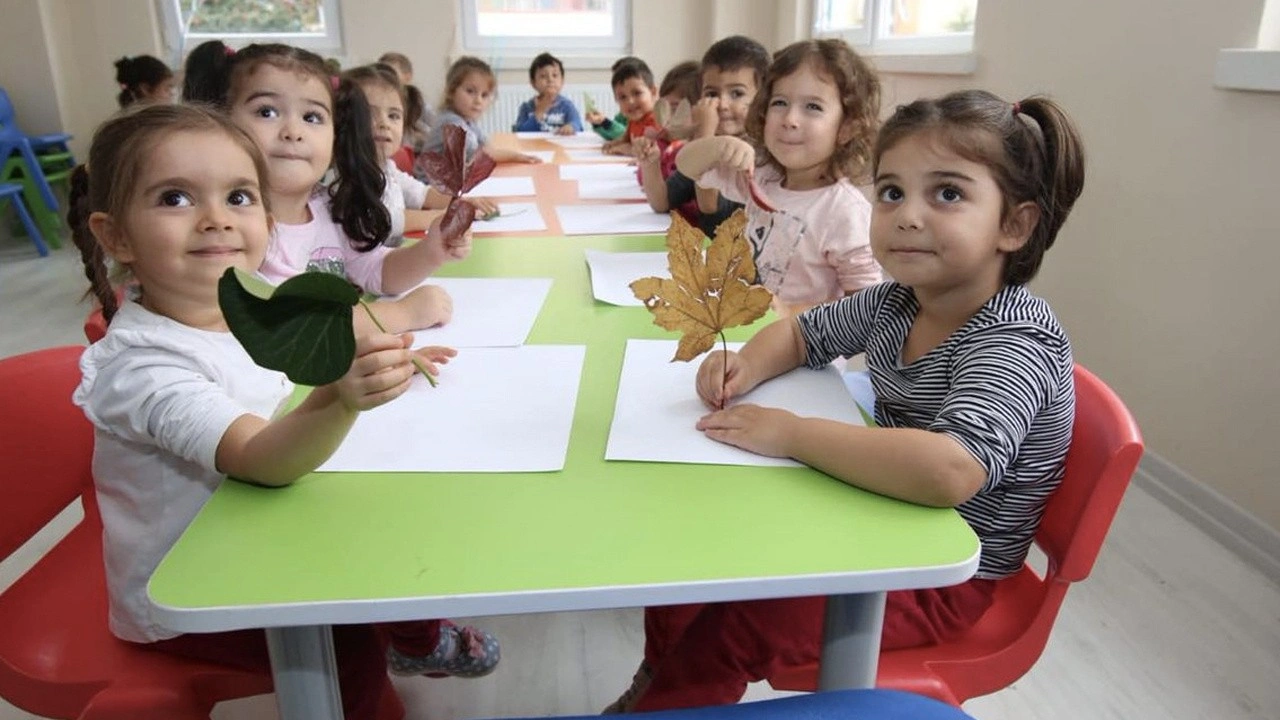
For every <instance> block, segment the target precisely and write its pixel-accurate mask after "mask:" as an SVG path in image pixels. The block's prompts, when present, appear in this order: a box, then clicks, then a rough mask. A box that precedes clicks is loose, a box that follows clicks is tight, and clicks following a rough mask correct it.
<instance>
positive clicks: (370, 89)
mask: <svg viewBox="0 0 1280 720" xmlns="http://www.w3.org/2000/svg"><path fill="white" fill-rule="evenodd" d="M360 89H361V90H363V91H364V97H365V99H366V100H368V101H369V110H370V112H371V113H372V115H373V141H374V144H376V145H377V146H378V157H380V158H381V159H382V161H383V162H386V160H387V158H389V157H391V156H392V155H394V154H396V151H398V150H399V149H400V145H401V143H402V142H403V141H404V103H402V102H400V93H398V92H396V91H395V88H391V87H387V86H386V85H384V84H382V83H365V84H363V85H361V86H360Z"/></svg>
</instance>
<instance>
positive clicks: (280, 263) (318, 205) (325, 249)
mask: <svg viewBox="0 0 1280 720" xmlns="http://www.w3.org/2000/svg"><path fill="white" fill-rule="evenodd" d="M307 207H308V208H309V209H310V210H311V222H308V223H305V224H302V225H286V224H284V223H276V226H275V232H273V233H271V241H270V242H269V243H267V255H266V257H265V258H263V260H262V267H260V268H258V274H259V275H261V276H262V277H263V278H265V279H266V280H267V281H268V282H270V283H274V284H276V285H279V284H280V283H282V282H284V281H285V280H288V279H289V278H291V277H293V276H294V275H300V274H302V273H304V272H307V271H308V270H319V271H322V272H328V273H332V274H334V275H338V276H341V277H345V278H347V279H348V280H350V281H351V282H353V283H355V284H356V285H359V286H360V289H362V290H364V291H365V292H368V293H373V294H374V295H381V294H382V261H383V260H385V259H386V257H387V253H390V252H391V248H389V247H386V246H385V245H379V246H378V247H376V248H374V249H372V250H370V251H369V252H360V251H359V250H357V249H355V248H354V247H352V245H351V240H350V239H348V238H347V235H346V233H345V232H343V230H342V226H341V225H339V224H338V223H336V222H334V220H333V216H332V215H330V214H329V203H328V198H326V197H325V194H324V193H323V192H321V193H317V194H315V195H313V196H311V200H309V201H308V202H307ZM400 221H401V223H403V222H404V213H403V212H401V213H400Z"/></svg>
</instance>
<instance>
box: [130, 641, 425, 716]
mask: <svg viewBox="0 0 1280 720" xmlns="http://www.w3.org/2000/svg"><path fill="white" fill-rule="evenodd" d="M439 638H440V621H439V620H425V621H416V622H397V623H383V624H379V625H334V626H333V654H334V656H335V659H336V661H337V665H338V687H339V689H340V690H341V692H342V711H343V714H344V716H345V717H346V718H347V720H401V718H403V717H404V705H402V704H401V703H400V697H399V696H398V695H396V691H395V688H394V687H392V685H391V678H390V677H389V676H388V675H387V646H388V645H389V644H393V645H395V647H396V649H397V650H400V651H402V652H404V653H405V654H409V655H429V654H430V653H431V652H432V651H433V650H435V647H436V643H437V642H438V641H439ZM144 647H147V648H149V649H152V650H157V651H159V652H165V653H169V654H171V655H178V656H181V657H188V658H194V659H197V660H204V661H206V662H213V663H219V664H222V665H230V666H232V667H236V668H241V669H243V670H248V671H250V672H255V673H263V674H267V675H269V674H271V660H270V658H269V656H268V654H267V636H266V633H264V632H263V631H262V630H235V631H232V632H223V633H195V634H188V635H179V636H178V637H175V638H170V639H168V640H160V641H159V642H154V643H148V644H147V645H145V646H144Z"/></svg>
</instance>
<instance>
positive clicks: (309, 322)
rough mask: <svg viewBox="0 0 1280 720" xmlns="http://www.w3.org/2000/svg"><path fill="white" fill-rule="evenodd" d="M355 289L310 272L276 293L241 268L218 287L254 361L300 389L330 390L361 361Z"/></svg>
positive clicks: (235, 331) (221, 301) (234, 330)
mask: <svg viewBox="0 0 1280 720" xmlns="http://www.w3.org/2000/svg"><path fill="white" fill-rule="evenodd" d="M359 300H360V292H359V291H358V290H357V289H356V287H355V286H354V285H352V284H351V283H349V282H347V281H346V280H345V279H343V278H340V277H338V276H337V275H331V274H329V273H322V272H307V273H302V274H301V275H296V276H294V277H291V278H289V279H288V280H285V281H284V282H283V283H281V284H280V286H279V287H273V286H272V285H271V284H270V283H268V282H266V281H264V280H262V279H261V278H259V277H257V276H255V275H252V274H250V273H247V272H245V271H243V270H240V269H239V268H227V271H226V272H225V273H223V274H222V278H221V279H220V280H219V281H218V305H219V306H220V307H221V308H222V315H223V317H224V318H226V321H227V327H228V328H230V329H231V334H232V335H235V338H236V339H237V340H239V341H240V344H241V345H243V346H244V349H245V351H247V352H248V353H249V357H251V358H253V361H254V362H255V363H257V364H258V365H260V366H262V367H264V368H267V369H268V370H278V371H280V372H283V373H284V374H285V375H287V376H288V377H289V379H290V380H292V381H293V382H295V383H298V384H299V385H311V386H317V385H327V384H329V383H331V382H333V381H335V380H337V379H338V378H340V377H342V376H343V375H344V374H346V372H347V370H348V369H350V367H351V361H352V360H353V359H354V358H355V355H356V339H355V330H354V329H353V327H352V324H351V308H352V306H354V305H355V304H356V302H357V301H359Z"/></svg>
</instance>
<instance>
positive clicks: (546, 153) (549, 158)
mask: <svg viewBox="0 0 1280 720" xmlns="http://www.w3.org/2000/svg"><path fill="white" fill-rule="evenodd" d="M520 152H522V153H524V154H525V155H532V156H534V157H536V158H538V159H539V160H541V161H542V162H544V163H549V162H553V161H554V160H555V159H556V151H555V150H521V151H520Z"/></svg>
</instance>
